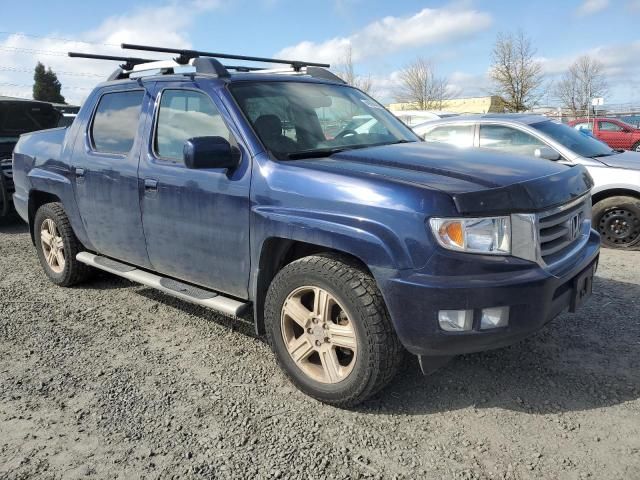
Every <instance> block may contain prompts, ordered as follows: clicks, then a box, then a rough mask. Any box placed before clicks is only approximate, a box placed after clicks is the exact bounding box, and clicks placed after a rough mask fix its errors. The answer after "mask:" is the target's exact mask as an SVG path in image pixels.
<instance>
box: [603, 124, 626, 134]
mask: <svg viewBox="0 0 640 480" xmlns="http://www.w3.org/2000/svg"><path fill="white" fill-rule="evenodd" d="M598 128H599V129H600V130H602V131H603V132H621V131H622V130H624V129H623V128H622V127H621V126H620V125H618V124H617V123H613V122H598Z"/></svg>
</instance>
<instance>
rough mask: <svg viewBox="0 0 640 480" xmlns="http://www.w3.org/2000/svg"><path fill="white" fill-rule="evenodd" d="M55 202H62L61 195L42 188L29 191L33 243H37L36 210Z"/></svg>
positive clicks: (30, 227)
mask: <svg viewBox="0 0 640 480" xmlns="http://www.w3.org/2000/svg"><path fill="white" fill-rule="evenodd" d="M54 202H58V203H62V202H61V200H60V197H58V196H57V195H55V194H53V193H50V192H45V191H42V190H31V191H30V192H29V207H28V208H29V210H28V215H29V233H30V235H31V242H32V243H33V244H35V230H34V228H35V226H34V223H35V222H34V220H35V218H36V212H37V211H38V209H39V208H40V207H41V206H42V205H45V204H47V203H54Z"/></svg>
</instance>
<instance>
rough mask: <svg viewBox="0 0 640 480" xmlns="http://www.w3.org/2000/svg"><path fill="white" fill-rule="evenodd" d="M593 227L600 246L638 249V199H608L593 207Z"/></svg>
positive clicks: (639, 217)
mask: <svg viewBox="0 0 640 480" xmlns="http://www.w3.org/2000/svg"><path fill="white" fill-rule="evenodd" d="M593 225H594V227H595V228H596V229H597V230H598V232H599V233H600V238H601V241H602V245H603V246H604V247H608V248H616V249H620V250H635V249H637V248H638V247H640V199H638V198H634V197H624V196H619V197H610V198H605V199H603V200H600V201H599V202H598V203H596V204H595V205H594V206H593Z"/></svg>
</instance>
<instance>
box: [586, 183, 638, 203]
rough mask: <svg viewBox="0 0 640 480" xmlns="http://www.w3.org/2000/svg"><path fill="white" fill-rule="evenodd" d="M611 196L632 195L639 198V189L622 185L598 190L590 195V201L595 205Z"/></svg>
mask: <svg viewBox="0 0 640 480" xmlns="http://www.w3.org/2000/svg"><path fill="white" fill-rule="evenodd" d="M611 197H633V198H637V199H638V200H640V191H637V190H633V189H630V188H624V187H620V188H610V189H606V190H600V191H599V192H596V193H594V194H593V195H592V196H591V201H592V203H593V204H594V205H595V204H596V203H598V202H600V201H602V200H604V199H606V198H611Z"/></svg>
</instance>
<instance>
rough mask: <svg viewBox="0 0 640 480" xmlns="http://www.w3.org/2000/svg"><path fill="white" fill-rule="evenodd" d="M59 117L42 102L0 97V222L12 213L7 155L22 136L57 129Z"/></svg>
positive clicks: (9, 169)
mask: <svg viewBox="0 0 640 480" xmlns="http://www.w3.org/2000/svg"><path fill="white" fill-rule="evenodd" d="M59 117H60V114H59V113H58V112H57V111H56V110H55V109H54V108H53V107H52V106H51V104H49V103H46V102H37V101H32V100H22V99H19V98H10V97H0V219H1V218H3V217H6V216H7V215H9V213H11V211H12V201H11V196H12V194H13V174H12V168H11V153H12V152H13V147H14V146H15V144H16V142H17V141H18V137H19V136H20V135H22V134H23V133H28V132H33V131H35V130H42V129H45V128H51V127H54V126H56V125H57V123H58V118H59Z"/></svg>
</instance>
